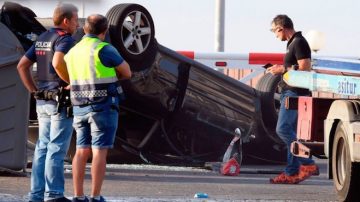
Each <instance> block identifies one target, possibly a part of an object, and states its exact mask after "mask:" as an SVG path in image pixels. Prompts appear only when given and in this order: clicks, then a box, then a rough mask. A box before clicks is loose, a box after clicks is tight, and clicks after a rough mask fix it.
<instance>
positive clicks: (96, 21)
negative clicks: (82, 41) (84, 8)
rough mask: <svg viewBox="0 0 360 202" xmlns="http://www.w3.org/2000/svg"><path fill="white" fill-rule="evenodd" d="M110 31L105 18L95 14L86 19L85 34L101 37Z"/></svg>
mask: <svg viewBox="0 0 360 202" xmlns="http://www.w3.org/2000/svg"><path fill="white" fill-rule="evenodd" d="M107 29H108V21H107V19H106V17H105V16H102V15H100V14H93V15H90V16H89V17H87V18H86V22H85V25H84V32H85V33H86V34H95V35H99V34H101V33H104V32H105V31H106V30H107Z"/></svg>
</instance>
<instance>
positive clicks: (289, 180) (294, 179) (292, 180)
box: [270, 172, 300, 184]
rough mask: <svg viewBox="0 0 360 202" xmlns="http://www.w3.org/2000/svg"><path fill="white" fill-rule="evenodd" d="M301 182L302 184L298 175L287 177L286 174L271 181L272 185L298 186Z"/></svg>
mask: <svg viewBox="0 0 360 202" xmlns="http://www.w3.org/2000/svg"><path fill="white" fill-rule="evenodd" d="M299 182H300V178H299V176H298V175H297V174H296V175H286V174H285V173H284V172H282V173H281V174H280V175H278V176H276V177H274V178H271V179H270V183H271V184H298V183H299Z"/></svg>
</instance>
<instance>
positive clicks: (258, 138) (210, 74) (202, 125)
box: [0, 2, 286, 166]
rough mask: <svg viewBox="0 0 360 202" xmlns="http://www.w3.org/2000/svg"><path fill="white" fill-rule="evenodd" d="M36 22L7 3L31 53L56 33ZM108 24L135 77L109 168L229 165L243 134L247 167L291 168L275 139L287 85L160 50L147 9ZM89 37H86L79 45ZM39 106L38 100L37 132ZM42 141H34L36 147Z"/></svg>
mask: <svg viewBox="0 0 360 202" xmlns="http://www.w3.org/2000/svg"><path fill="white" fill-rule="evenodd" d="M35 17H36V15H35V14H34V13H33V12H32V11H31V10H30V9H27V8H24V7H22V6H20V5H18V4H14V3H10V2H6V3H5V4H4V5H3V8H2V11H1V19H0V21H1V23H2V24H4V25H6V26H7V27H8V29H9V30H11V31H12V33H13V34H14V35H15V36H16V37H17V38H18V40H19V41H20V42H21V44H22V45H23V48H24V49H25V50H26V49H27V48H29V46H30V45H31V44H32V40H31V39H32V37H31V36H33V35H39V34H40V33H41V32H43V31H45V30H46V28H45V27H47V26H49V24H47V25H46V19H36V18H35ZM106 17H107V18H108V20H109V24H110V29H109V36H108V40H109V42H111V43H112V44H113V45H114V46H115V47H116V48H117V49H118V51H119V52H120V53H121V55H122V56H123V57H124V58H125V59H126V60H127V61H128V62H129V64H130V66H131V69H132V72H133V77H132V78H131V80H127V81H122V83H121V84H122V86H123V89H124V92H125V95H126V99H125V101H124V102H123V103H122V104H121V111H120V115H119V116H120V117H119V128H118V131H117V136H116V142H115V149H114V150H113V151H112V152H111V153H110V155H109V159H108V161H109V162H118V163H119V162H121V163H134V162H147V163H156V164H172V165H199V166H201V165H204V163H205V162H208V161H221V160H222V157H223V155H224V153H225V151H226V149H227V147H228V145H229V143H230V141H231V139H232V138H233V137H234V130H235V129H236V128H239V129H240V130H241V137H242V142H243V147H242V149H243V156H244V162H245V163H250V162H251V163H282V162H284V161H285V157H286V156H285V150H284V145H283V144H282V143H281V141H280V139H278V137H277V136H276V134H275V131H274V130H275V124H276V120H277V107H278V101H277V99H274V97H275V98H276V97H277V95H278V94H277V92H276V91H277V89H276V86H277V82H278V81H279V79H280V78H279V77H274V76H271V75H265V76H264V77H263V78H262V79H261V80H260V81H259V83H258V85H257V88H256V89H254V88H251V87H249V86H247V85H245V84H243V83H240V82H238V81H236V80H234V79H232V78H230V77H227V76H225V75H223V74H222V73H220V72H218V71H215V70H213V69H211V68H209V67H207V66H205V65H203V64H200V63H198V62H196V61H194V60H191V59H189V58H187V57H185V56H183V55H181V54H179V53H177V52H175V51H172V50H170V49H168V48H166V47H164V46H162V45H160V44H158V43H157V41H156V39H155V28H154V22H153V20H152V17H151V15H150V14H149V12H148V11H147V10H146V9H145V8H144V7H142V6H141V5H138V4H119V5H116V6H114V7H113V8H111V9H110V10H109V11H108V12H107V14H106ZM39 22H41V23H39ZM82 35H83V33H82V32H81V29H79V30H78V32H77V33H75V35H74V37H75V38H77V39H80V38H81V36H82ZM29 36H30V37H29ZM180 40H181V39H180ZM34 105H35V104H34V100H33V99H32V100H31V102H30V121H31V124H32V126H36V121H35V120H36V112H35V107H34ZM36 135H37V134H36V132H34V133H30V134H29V144H30V145H31V143H33V142H34V141H36ZM73 139H75V135H74V137H73ZM74 144H75V142H74V141H73V142H72V145H71V148H70V151H69V156H70V157H71V156H72V155H73V152H74V149H75V145H74ZM238 149H241V148H238ZM234 152H236V151H234Z"/></svg>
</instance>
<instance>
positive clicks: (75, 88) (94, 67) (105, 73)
mask: <svg viewBox="0 0 360 202" xmlns="http://www.w3.org/2000/svg"><path fill="white" fill-rule="evenodd" d="M106 45H109V44H108V43H106V42H102V41H101V40H100V39H98V38H96V37H84V38H83V39H82V40H81V41H80V42H79V43H77V44H76V45H75V46H74V47H73V48H72V49H70V51H69V52H68V53H67V54H66V55H65V62H66V65H67V70H68V73H69V78H70V90H71V91H70V96H71V102H72V104H73V105H88V104H92V103H99V102H103V101H105V100H106V98H107V97H108V96H117V95H118V94H119V93H121V91H122V90H121V87H120V86H118V84H117V81H118V78H117V77H116V71H115V67H106V66H104V65H103V64H102V63H101V61H100V58H99V51H100V50H101V49H102V48H103V47H104V46H106ZM110 85H116V89H117V91H116V92H113V91H112V92H111V91H109V87H110Z"/></svg>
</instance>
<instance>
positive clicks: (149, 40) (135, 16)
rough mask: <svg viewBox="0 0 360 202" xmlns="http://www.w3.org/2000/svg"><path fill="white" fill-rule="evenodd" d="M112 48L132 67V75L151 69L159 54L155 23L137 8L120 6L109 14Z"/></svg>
mask: <svg viewBox="0 0 360 202" xmlns="http://www.w3.org/2000/svg"><path fill="white" fill-rule="evenodd" d="M106 17H107V19H108V21H109V35H110V40H111V44H112V45H113V46H114V47H115V48H116V49H117V50H118V51H119V52H120V54H121V55H122V56H123V57H124V59H125V60H126V61H127V62H128V63H129V65H130V68H131V70H132V71H142V70H144V69H147V68H149V67H150V66H151V65H152V63H153V61H154V59H155V56H156V53H157V43H156V40H155V28H154V22H153V19H152V17H151V15H150V13H149V12H148V11H147V10H146V9H145V8H144V7H143V6H141V5H138V4H118V5H116V6H114V7H112V8H111V9H110V10H109V11H108V12H107V14H106Z"/></svg>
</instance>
